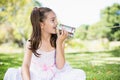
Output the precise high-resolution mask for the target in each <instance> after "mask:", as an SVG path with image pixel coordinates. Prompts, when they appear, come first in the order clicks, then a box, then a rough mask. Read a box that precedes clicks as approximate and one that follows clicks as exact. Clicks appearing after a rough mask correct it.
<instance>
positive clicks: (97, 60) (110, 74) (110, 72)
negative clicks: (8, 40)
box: [0, 49, 120, 80]
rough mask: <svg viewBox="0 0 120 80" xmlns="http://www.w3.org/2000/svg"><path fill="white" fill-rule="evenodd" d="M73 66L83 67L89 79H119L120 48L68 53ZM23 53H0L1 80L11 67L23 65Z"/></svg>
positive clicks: (67, 55) (68, 59) (67, 56)
mask: <svg viewBox="0 0 120 80" xmlns="http://www.w3.org/2000/svg"><path fill="white" fill-rule="evenodd" d="M65 55H66V59H67V61H68V62H69V63H70V65H71V66H72V67H73V68H78V69H83V70H84V71H85V72H86V75H87V80H119V79H120V49H117V50H112V51H103V52H75V53H66V54H65ZM22 59H23V54H18V53H16V54H10V53H9V54H8V53H0V80H2V79H3V76H4V73H5V71H6V70H7V69H8V68H9V67H16V68H17V67H19V66H21V63H22Z"/></svg>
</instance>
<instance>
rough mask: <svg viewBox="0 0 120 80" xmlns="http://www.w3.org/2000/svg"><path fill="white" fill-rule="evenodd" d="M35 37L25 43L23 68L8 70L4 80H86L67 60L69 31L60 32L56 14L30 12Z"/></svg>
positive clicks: (45, 9)
mask: <svg viewBox="0 0 120 80" xmlns="http://www.w3.org/2000/svg"><path fill="white" fill-rule="evenodd" d="M30 18H31V23H32V28H33V31H32V34H31V37H30V39H29V40H28V41H27V43H26V48H25V55H24V60H23V64H22V68H20V69H15V68H9V69H8V70H7V72H6V74H5V76H4V80H85V78H86V75H85V73H84V71H82V70H80V69H73V68H71V67H70V65H69V64H67V63H66V61H65V56H64V41H65V39H66V38H67V36H68V32H67V31H65V30H62V32H61V33H60V32H59V30H57V24H58V23H57V19H56V15H55V13H54V12H53V11H52V10H51V9H50V8H47V7H40V8H37V7H35V8H34V9H33V11H32V13H31V17H30Z"/></svg>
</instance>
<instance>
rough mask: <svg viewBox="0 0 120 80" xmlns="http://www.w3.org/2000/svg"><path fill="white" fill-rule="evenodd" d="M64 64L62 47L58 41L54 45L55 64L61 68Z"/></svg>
mask: <svg viewBox="0 0 120 80" xmlns="http://www.w3.org/2000/svg"><path fill="white" fill-rule="evenodd" d="M64 64H65V56H64V49H63V48H62V44H61V43H58V44H57V46H56V66H57V68H58V69H62V68H63V67H64Z"/></svg>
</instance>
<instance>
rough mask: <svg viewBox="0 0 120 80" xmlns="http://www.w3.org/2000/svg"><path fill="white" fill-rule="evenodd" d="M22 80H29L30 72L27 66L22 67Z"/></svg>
mask: <svg viewBox="0 0 120 80" xmlns="http://www.w3.org/2000/svg"><path fill="white" fill-rule="evenodd" d="M22 79H23V80H30V71H29V67H28V66H25V65H24V66H22Z"/></svg>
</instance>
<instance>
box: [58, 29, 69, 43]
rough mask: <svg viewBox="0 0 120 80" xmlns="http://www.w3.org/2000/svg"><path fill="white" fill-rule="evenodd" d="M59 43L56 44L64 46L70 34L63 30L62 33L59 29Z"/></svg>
mask: <svg viewBox="0 0 120 80" xmlns="http://www.w3.org/2000/svg"><path fill="white" fill-rule="evenodd" d="M57 37H58V38H57V41H56V43H57V44H58V43H59V44H62V43H63V42H64V40H65V39H66V38H67V37H68V32H67V31H66V30H64V29H62V30H61V33H60V31H59V30H58V29H57Z"/></svg>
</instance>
